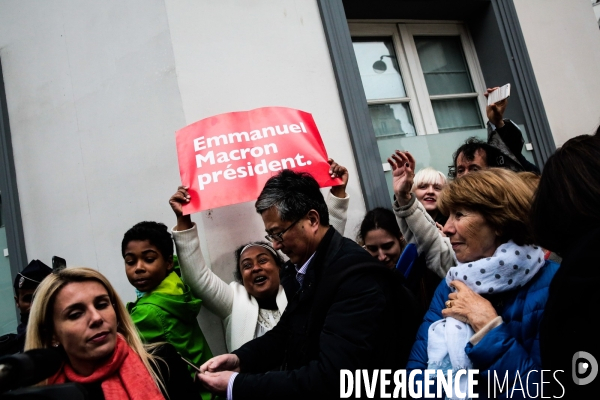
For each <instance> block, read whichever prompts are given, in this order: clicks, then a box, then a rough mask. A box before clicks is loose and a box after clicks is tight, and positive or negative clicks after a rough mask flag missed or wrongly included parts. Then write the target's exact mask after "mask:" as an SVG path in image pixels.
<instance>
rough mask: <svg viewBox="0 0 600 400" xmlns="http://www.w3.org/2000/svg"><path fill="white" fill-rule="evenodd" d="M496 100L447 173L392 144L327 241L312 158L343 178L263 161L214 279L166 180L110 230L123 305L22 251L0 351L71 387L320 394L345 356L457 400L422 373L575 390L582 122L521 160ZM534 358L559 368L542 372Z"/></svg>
mask: <svg viewBox="0 0 600 400" xmlns="http://www.w3.org/2000/svg"><path fill="white" fill-rule="evenodd" d="M491 90H493V89H488V93H489V92H490V91H491ZM505 108H506V100H504V101H503V102H500V103H497V104H495V105H492V106H489V107H488V118H489V123H488V140H487V141H481V140H477V139H474V138H471V139H469V140H467V141H466V142H465V143H464V144H463V145H462V146H460V147H459V148H458V149H457V151H456V153H455V154H454V156H453V165H452V166H451V167H450V171H449V174H448V176H449V177H450V179H449V180H447V179H446V176H445V174H444V173H442V172H440V171H436V170H434V169H432V168H424V169H421V170H420V171H418V172H416V171H415V169H416V165H417V162H416V160H415V159H414V157H413V156H412V155H411V154H410V153H409V152H407V151H400V150H396V151H395V152H393V153H392V154H391V156H390V158H389V159H388V162H389V164H390V166H391V169H392V185H393V192H394V199H393V201H392V202H391V204H390V208H382V207H379V208H375V209H373V210H369V211H368V212H367V213H366V215H365V217H364V219H363V221H362V222H361V224H360V226H359V227H358V229H357V231H358V233H357V235H356V238H347V237H344V236H343V235H344V232H345V230H346V215H347V209H348V202H349V197H348V195H347V193H346V185H347V183H348V170H347V169H346V168H344V167H343V166H341V165H339V164H337V163H336V162H335V161H333V160H331V159H330V160H329V164H330V169H329V174H330V175H331V176H332V177H338V178H340V179H341V182H342V183H341V184H340V185H338V186H335V187H333V188H331V190H330V191H329V193H328V194H327V196H326V198H325V197H324V196H323V194H322V192H321V190H320V188H319V185H318V183H317V182H316V181H315V179H314V178H313V177H312V176H310V175H309V174H306V173H297V172H294V171H291V170H283V171H281V172H280V173H278V174H277V175H274V176H272V177H271V178H270V179H269V180H268V181H267V183H266V184H265V186H264V188H263V189H262V192H261V193H260V195H259V197H258V199H257V200H256V203H255V208H256V212H257V213H258V214H259V215H260V217H261V218H262V221H263V223H264V227H265V231H266V236H264V240H262V239H261V238H259V237H257V239H258V240H257V241H253V242H250V243H245V244H242V245H240V246H239V247H238V248H237V249H235V251H234V254H235V260H236V261H235V265H234V266H233V267H234V268H233V276H234V278H235V279H234V280H233V282H231V283H227V282H226V281H223V280H222V279H221V278H220V277H219V276H217V275H216V274H215V273H214V272H213V271H211V269H210V268H209V267H208V266H207V265H206V262H205V260H204V256H203V254H202V251H201V248H200V239H199V233H198V229H197V227H196V225H195V224H194V223H193V222H192V219H191V218H190V216H189V215H184V214H183V210H182V206H183V205H185V204H186V203H188V202H189V201H190V199H191V195H190V193H188V190H187V189H188V188H187V187H185V186H180V187H179V188H178V189H177V191H176V192H175V194H173V196H171V198H170V199H169V204H170V206H171V208H172V210H173V212H174V215H175V220H176V224H175V226H174V227H173V228H172V229H171V232H169V229H168V228H167V226H166V225H164V224H162V223H158V222H149V221H144V222H140V223H138V224H136V225H135V226H133V227H132V228H131V229H130V230H128V231H127V232H126V233H125V235H124V237H123V240H122V245H121V253H122V256H123V260H124V269H125V275H126V276H127V279H128V280H129V282H130V283H131V285H132V286H133V287H134V288H135V291H136V294H137V300H136V301H135V302H132V303H128V304H126V305H125V304H124V303H123V302H122V301H121V299H120V298H119V296H118V294H117V293H116V291H115V290H114V288H113V287H112V285H111V283H110V282H109V281H108V280H107V279H106V278H105V277H104V276H103V275H102V274H100V273H99V272H97V271H95V270H92V269H87V268H66V269H61V270H57V271H52V269H50V268H49V267H47V266H46V265H44V264H43V263H42V262H40V261H38V260H34V261H32V262H31V263H30V265H29V266H27V268H25V269H24V270H23V271H22V272H21V273H19V275H18V276H17V278H16V279H15V283H14V290H15V302H16V304H17V306H18V308H19V310H20V311H21V324H20V325H19V327H18V332H17V334H16V335H11V336H10V337H7V338H6V339H7V343H8V344H6V343H2V347H0V350H1V351H2V352H3V353H4V354H8V353H15V352H22V351H27V350H32V349H40V348H56V349H58V350H59V351H60V354H61V355H62V357H63V359H62V361H63V363H62V366H61V368H60V369H59V371H58V372H56V373H55V374H54V375H52V376H51V377H50V378H48V379H47V380H45V381H44V382H42V383H41V384H42V385H55V384H61V383H65V382H76V383H79V384H81V385H82V387H83V388H84V389H85V390H86V392H87V394H88V396H89V397H88V398H90V399H139V398H143V399H162V398H168V399H187V398H190V399H193V398H195V399H198V398H203V399H206V400H208V399H211V398H214V396H215V395H216V396H218V397H219V398H223V399H225V398H226V399H235V400H241V399H257V398H260V399H296V398H297V399H305V398H326V399H331V398H339V397H340V371H341V370H349V371H353V373H354V371H358V372H356V374H357V375H356V381H357V384H358V381H359V377H360V376H361V371H363V372H362V373H363V374H365V375H362V376H366V375H368V374H369V371H371V372H372V371H375V370H390V371H397V370H406V371H407V372H413V371H418V372H420V373H418V374H416V376H417V379H416V380H415V381H414V382H411V383H410V385H413V384H414V385H417V384H419V383H420V384H421V385H425V386H428V387H429V392H430V393H434V394H437V396H438V398H446V396H448V397H452V398H461V396H458V397H457V396H456V393H466V392H467V386H468V385H469V384H470V382H469V378H468V376H467V375H462V376H461V378H460V379H459V380H457V382H456V387H457V388H458V389H460V390H459V391H457V392H455V393H454V395H451V394H449V393H444V391H442V390H439V388H437V387H435V383H434V381H430V380H426V379H425V378H424V374H423V372H424V371H425V370H431V371H440V373H441V374H451V373H457V372H458V371H462V370H473V369H476V370H478V374H477V381H478V385H477V388H476V394H477V395H478V397H479V398H487V397H488V396H490V391H489V386H490V385H491V384H493V382H494V379H497V378H498V377H500V379H501V380H503V381H505V382H503V383H505V384H504V385H502V387H501V388H500V392H499V394H498V396H499V397H506V398H521V397H522V398H538V397H539V396H540V394H542V397H544V396H546V398H547V397H554V398H569V399H570V398H585V397H586V396H588V394H589V393H595V392H597V391H598V389H599V385H600V384H599V382H600V379H598V380H597V381H595V382H594V381H593V378H592V381H591V382H589V383H586V384H581V380H579V381H578V380H576V379H575V372H573V378H572V377H571V372H572V371H574V369H575V363H576V359H575V358H574V357H575V356H574V355H575V354H578V353H580V352H585V353H586V354H591V355H592V356H600V345H599V344H598V339H597V335H596V331H595V328H594V327H593V326H594V325H593V319H592V318H591V316H592V307H593V306H595V304H598V300H600V295H599V294H598V293H599V291H598V289H597V288H598V280H599V277H600V273H599V272H597V271H598V269H596V268H595V267H594V265H595V252H594V248H595V247H594V246H595V244H596V243H598V240H600V228H598V226H600V204H599V202H600V128H599V129H598V132H596V134H595V135H582V136H577V137H575V138H573V139H571V140H569V141H567V142H566V143H565V144H564V145H563V146H562V147H561V148H560V149H558V150H557V151H556V152H555V154H554V155H552V156H551V157H550V158H549V159H548V161H547V162H546V164H545V166H544V170H543V174H540V170H539V169H538V168H537V167H536V166H535V165H533V164H531V163H529V162H528V161H527V160H526V159H525V158H524V157H523V156H522V154H521V150H522V146H523V143H524V141H523V138H522V134H521V132H520V131H519V129H518V127H517V126H516V125H515V124H514V123H513V122H512V121H510V120H506V119H504V118H503V114H504V110H505ZM415 172H416V173H415ZM353 239H356V240H353ZM174 247H175V249H176V251H174ZM282 254H283V255H285V257H284V256H283V255H282ZM201 306H204V307H206V308H207V309H208V310H209V311H211V312H212V313H214V314H215V315H216V316H218V317H220V318H221V319H222V321H223V326H224V331H225V343H226V348H227V351H228V353H227V354H221V355H216V356H214V354H213V353H212V352H211V350H210V348H209V345H208V343H207V341H206V339H205V337H204V334H203V332H202V330H201V328H200V326H199V324H198V321H197V315H198V312H199V310H200V308H201ZM597 368H598V366H597V363H596V366H595V371H596V372H594V371H592V373H597ZM592 369H593V366H592ZM544 370H549V371H552V372H555V371H563V372H562V374H559V375H558V378H557V379H554V380H552V381H551V382H550V383H547V382H548V381H550V380H549V379H548V378H545V377H544V373H543V371H544ZM525 377H527V378H526V379H525ZM583 379H585V378H583ZM578 382H579V383H578ZM382 385H383V383H382V382H381V381H380V382H378V383H376V384H375V386H376V387H377V388H379V387H380V386H382ZM544 385H545V386H544ZM542 387H543V389H541V388H542ZM515 389H517V390H516V393H515ZM540 389H541V390H542V392H540ZM381 390H382V391H381V393H383V389H381ZM368 392H369V390H368V389H367V390H365V391H364V392H362V393H361V392H360V391H358V392H356V395H355V396H354V397H355V398H367V397H369V398H373V397H372V396H370V395H369V394H368ZM374 393H376V394H375V397H376V398H378V396H379V393H380V392H379V391H378V390H377V391H375V392H374ZM411 393H412V392H411ZM494 393H496V392H494ZM382 397H383V395H382ZM413 397H416V396H413ZM462 398H465V397H462Z"/></svg>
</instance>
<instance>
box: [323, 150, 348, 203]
mask: <svg viewBox="0 0 600 400" xmlns="http://www.w3.org/2000/svg"><path fill="white" fill-rule="evenodd" d="M327 162H328V163H329V175H330V176H331V177H332V178H340V179H341V180H342V183H341V184H340V185H336V186H333V187H332V188H331V194H332V195H334V196H335V197H339V198H341V199H345V198H346V186H348V169H347V168H346V167H344V166H342V165H340V164H338V163H336V162H335V161H333V158H330V159H328V160H327Z"/></svg>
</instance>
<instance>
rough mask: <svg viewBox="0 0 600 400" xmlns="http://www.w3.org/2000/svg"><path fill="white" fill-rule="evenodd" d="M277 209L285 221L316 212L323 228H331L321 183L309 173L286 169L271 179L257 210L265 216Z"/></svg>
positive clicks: (262, 193) (266, 185)
mask: <svg viewBox="0 0 600 400" xmlns="http://www.w3.org/2000/svg"><path fill="white" fill-rule="evenodd" d="M273 206H274V207H275V208H276V209H277V213H278V214H279V218H281V220H283V221H295V220H297V219H300V218H302V217H304V216H305V215H306V213H308V212H309V211H310V210H315V211H317V213H318V214H319V218H320V220H321V221H320V223H321V225H323V226H328V225H329V211H328V210H327V204H325V199H324V198H323V194H322V193H321V190H320V188H319V184H318V183H317V181H316V180H315V178H313V177H312V175H310V174H309V173H306V172H299V173H296V172H294V171H292V170H289V169H284V170H283V171H281V172H280V173H278V174H277V175H275V176H272V177H271V178H269V180H268V181H267V183H265V187H264V188H263V190H262V192H260V195H259V196H258V199H257V200H256V204H255V205H254V207H255V208H256V212H258V213H259V214H262V213H263V212H265V211H267V210H268V209H269V208H271V207H273Z"/></svg>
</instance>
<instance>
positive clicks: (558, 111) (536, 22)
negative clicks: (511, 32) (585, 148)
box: [514, 0, 600, 147]
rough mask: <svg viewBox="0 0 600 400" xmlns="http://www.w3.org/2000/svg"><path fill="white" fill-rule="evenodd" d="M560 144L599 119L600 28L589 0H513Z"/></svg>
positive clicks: (588, 129)
mask: <svg viewBox="0 0 600 400" xmlns="http://www.w3.org/2000/svg"><path fill="white" fill-rule="evenodd" d="M514 4H515V7H516V9H517V14H518V16H519V22H520V24H521V29H522V30H523V36H524V37H525V42H526V44H527V50H528V52H529V57H530V58H531V63H532V65H533V70H534V71H535V76H536V80H537V83H538V86H539V88H540V92H541V95H542V100H543V102H544V107H545V109H546V113H547V115H548V121H549V123H550V128H551V129H552V134H553V136H554V141H555V143H556V146H557V147H559V146H560V145H561V144H562V143H564V142H565V141H567V140H568V139H570V138H572V137H574V136H578V135H582V134H589V133H593V132H594V131H595V129H596V128H597V127H598V125H599V124H600V109H599V108H598V104H600V75H599V74H598V66H599V65H600V30H599V29H598V22H597V20H596V18H595V15H594V11H593V9H592V6H591V5H590V1H589V0H569V1H564V0H514Z"/></svg>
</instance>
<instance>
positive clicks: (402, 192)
mask: <svg viewBox="0 0 600 400" xmlns="http://www.w3.org/2000/svg"><path fill="white" fill-rule="evenodd" d="M388 162H389V163H390V165H391V167H392V174H393V178H392V179H393V181H392V183H393V186H394V194H395V195H396V201H395V202H394V204H393V208H394V213H395V214H396V221H397V222H398V226H399V227H400V232H402V235H403V236H404V239H406V241H407V242H408V243H415V244H416V245H417V250H418V252H419V254H425V263H426V265H427V268H429V269H430V270H431V271H433V272H435V273H436V274H437V275H438V276H439V277H440V278H443V277H445V276H446V273H447V272H448V270H449V269H450V267H452V266H454V265H456V260H455V256H454V251H453V250H452V246H451V245H450V240H449V239H448V238H446V237H444V236H442V235H441V234H440V231H439V230H438V228H437V227H436V226H435V221H433V219H432V218H431V217H430V216H429V214H428V213H427V211H426V210H425V208H424V207H423V205H422V204H421V202H420V201H418V200H417V199H416V197H415V195H414V194H413V193H411V189H412V186H413V178H414V176H415V174H414V169H415V164H416V163H415V160H414V158H413V156H412V155H411V154H410V153H409V152H402V151H399V150H396V152H395V153H394V154H393V155H392V156H391V157H390V158H388Z"/></svg>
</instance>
